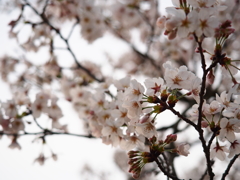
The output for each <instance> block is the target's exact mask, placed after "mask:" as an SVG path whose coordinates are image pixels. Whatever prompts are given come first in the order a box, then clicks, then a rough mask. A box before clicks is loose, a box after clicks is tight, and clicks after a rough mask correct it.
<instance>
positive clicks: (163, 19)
mask: <svg viewBox="0 0 240 180" xmlns="http://www.w3.org/2000/svg"><path fill="white" fill-rule="evenodd" d="M165 22H166V17H165V16H162V17H159V18H158V19H157V22H156V25H157V27H159V28H164V25H165Z"/></svg>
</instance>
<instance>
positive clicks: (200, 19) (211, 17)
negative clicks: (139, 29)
mask: <svg viewBox="0 0 240 180" xmlns="http://www.w3.org/2000/svg"><path fill="white" fill-rule="evenodd" d="M172 3H173V5H174V6H175V7H168V8H166V12H167V13H168V15H169V17H165V16H162V17H160V18H159V19H158V21H157V25H158V26H159V27H164V28H165V29H166V30H165V32H164V34H165V35H167V36H168V38H169V39H174V38H175V37H176V35H178V36H179V37H182V38H184V37H187V36H188V35H189V34H191V33H195V34H196V36H198V37H201V36H202V35H204V36H205V37H213V36H214V34H215V33H214V32H215V28H217V27H218V25H219V23H220V21H219V19H218V17H217V15H218V14H219V13H220V12H221V11H224V10H225V9H226V8H227V6H224V5H221V4H220V3H216V1H215V0H209V1H207V0H188V1H179V0H173V1H172Z"/></svg>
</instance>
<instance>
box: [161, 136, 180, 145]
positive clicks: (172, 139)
mask: <svg viewBox="0 0 240 180" xmlns="http://www.w3.org/2000/svg"><path fill="white" fill-rule="evenodd" d="M176 140H177V135H176V134H170V135H168V136H167V138H166V139H165V141H164V143H167V144H170V143H172V142H174V141H176Z"/></svg>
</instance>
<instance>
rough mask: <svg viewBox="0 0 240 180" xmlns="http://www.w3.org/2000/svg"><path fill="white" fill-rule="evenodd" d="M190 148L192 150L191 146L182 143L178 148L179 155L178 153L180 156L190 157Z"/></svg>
mask: <svg viewBox="0 0 240 180" xmlns="http://www.w3.org/2000/svg"><path fill="white" fill-rule="evenodd" d="M189 148H190V146H189V144H187V143H181V144H179V145H178V147H177V153H178V154H179V155H183V156H188V154H189V151H188V150H189Z"/></svg>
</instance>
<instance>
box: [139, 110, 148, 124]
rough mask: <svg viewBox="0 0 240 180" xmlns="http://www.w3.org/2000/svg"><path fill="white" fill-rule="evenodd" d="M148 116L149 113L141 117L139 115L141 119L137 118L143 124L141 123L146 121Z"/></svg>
mask: <svg viewBox="0 0 240 180" xmlns="http://www.w3.org/2000/svg"><path fill="white" fill-rule="evenodd" d="M149 117H150V114H149V113H148V114H145V115H144V116H143V117H141V119H140V120H139V123H141V124H143V123H145V122H147V121H148V119H149Z"/></svg>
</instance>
